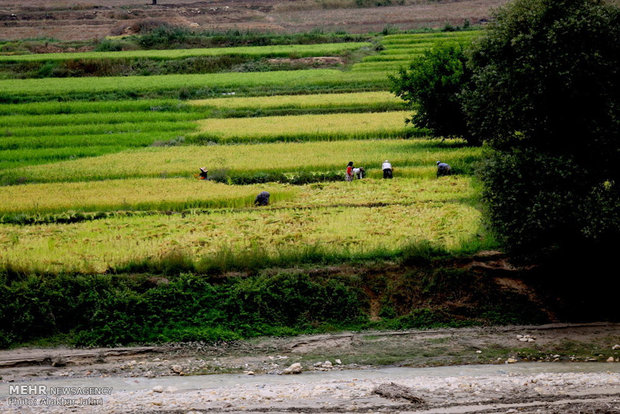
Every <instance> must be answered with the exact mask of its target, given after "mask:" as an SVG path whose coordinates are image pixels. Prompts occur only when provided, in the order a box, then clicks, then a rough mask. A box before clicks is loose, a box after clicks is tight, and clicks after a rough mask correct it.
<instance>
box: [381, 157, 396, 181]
mask: <svg viewBox="0 0 620 414" xmlns="http://www.w3.org/2000/svg"><path fill="white" fill-rule="evenodd" d="M381 169H382V170H383V178H392V177H393V173H392V164H390V162H389V161H388V160H385V161H383V165H382V166H381Z"/></svg>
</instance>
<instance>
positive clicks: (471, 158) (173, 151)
mask: <svg viewBox="0 0 620 414" xmlns="http://www.w3.org/2000/svg"><path fill="white" fill-rule="evenodd" d="M462 145H463V144H462V142H460V141H445V142H440V141H438V140H425V139H415V140H404V139H389V140H349V141H328V142H323V141H319V142H304V143H270V144H254V145H212V146H175V147H148V148H142V149H135V150H127V151H123V152H120V153H116V154H107V155H102V156H99V157H94V158H88V159H76V160H71V161H64V162H59V163H53V164H49V165H39V166H31V167H21V168H15V169H12V170H8V171H7V170H5V171H2V172H0V181H1V180H3V179H8V178H9V177H19V178H20V180H21V181H22V182H72V181H95V180H108V179H120V178H138V177H188V176H193V174H195V173H196V172H197V170H198V167H205V166H206V167H207V169H209V170H210V171H214V170H225V171H229V172H235V171H237V172H260V171H263V172H264V171H277V172H293V171H325V170H338V171H343V173H344V169H345V167H346V164H347V162H349V161H354V162H355V163H356V164H357V165H359V166H363V167H365V168H367V169H379V168H380V166H381V163H382V162H383V160H384V159H389V160H390V161H391V162H392V164H393V167H394V168H395V171H398V169H401V168H404V167H423V168H427V167H428V168H429V171H434V165H435V164H434V163H435V161H437V160H445V161H446V162H449V163H450V164H454V165H469V164H471V163H473V162H475V161H477V160H478V159H479V157H480V154H481V149H480V148H470V147H465V148H463V146H462ZM275 154H277V156H274V155H275ZM424 175H425V176H428V174H427V173H424ZM431 175H432V173H431Z"/></svg>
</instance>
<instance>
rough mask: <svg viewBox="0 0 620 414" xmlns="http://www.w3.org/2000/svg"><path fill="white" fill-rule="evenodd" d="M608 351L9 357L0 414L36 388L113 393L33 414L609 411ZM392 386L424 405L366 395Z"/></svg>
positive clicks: (407, 341) (517, 347)
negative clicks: (297, 369)
mask: <svg viewBox="0 0 620 414" xmlns="http://www.w3.org/2000/svg"><path fill="white" fill-rule="evenodd" d="M618 344H620V324H608V323H593V324H580V325H576V324H550V325H543V326H505V327H480V328H465V329H434V330H425V331H390V332H385V331H381V332H344V333H338V334H325V335H312V336H300V337H293V338H261V339H258V340H254V341H244V342H235V343H228V344H221V345H218V346H213V345H207V344H203V343H191V344H182V345H181V344H178V345H167V346H161V347H133V348H131V347H129V348H101V349H67V348H54V349H18V350H10V351H1V352H0V377H2V379H1V380H0V412H41V409H42V408H41V406H40V405H38V406H29V405H28V401H31V400H22V401H19V400H17V401H16V400H13V402H14V403H20V402H21V403H22V405H21V406H20V405H19V404H17V405H16V404H11V405H9V404H8V400H7V398H9V397H13V398H15V397H19V396H16V395H15V394H14V393H13V394H11V395H9V386H11V385H13V386H15V385H41V384H43V385H46V386H49V387H52V386H54V387H60V386H61V387H67V386H75V387H77V386H89V387H111V388H112V389H113V393H112V394H110V395H95V396H91V397H92V398H95V399H97V398H102V400H101V401H100V402H102V403H103V405H91V406H83V405H81V403H79V402H75V401H69V402H70V403H73V405H74V407H73V408H71V409H69V408H68V407H66V406H65V407H55V408H54V409H50V408H49V407H46V408H45V412H73V411H77V412H106V413H107V412H119V413H120V412H132V413H134V412H135V413H137V412H175V413H177V412H179V413H187V412H189V411H192V410H193V411H199V412H244V411H251V412H353V411H361V412H377V411H392V412H393V411H399V412H407V411H411V412H428V413H434V412H442V413H444V412H454V413H469V412H510V411H509V410H518V412H558V413H565V412H567V413H571V412H586V413H589V412H601V413H602V412H620V406H619V405H618V404H619V402H618V401H619V398H620V363H618V362H617V361H618V360H619V359H620V345H618ZM614 348H615V349H614ZM327 361H329V362H327ZM532 361H537V362H536V363H532ZM594 361H598V362H597V363H594ZM606 361H613V362H606ZM528 362H529V363H528ZM295 363H299V364H300V365H301V371H302V373H301V374H300V375H279V374H283V373H284V371H285V370H286V368H287V367H289V366H291V365H292V364H295ZM462 364H475V365H468V366H463V365H462ZM481 364H493V365H481ZM439 366H442V367H439ZM405 367H406V368H405ZM414 367H415V368H414ZM423 367H427V368H423ZM202 374H215V375H202ZM218 374H219V375H218ZM392 382H394V383H395V384H396V386H397V393H396V395H397V396H398V395H399V394H398V392H401V393H402V392H403V391H402V389H401V391H398V387H399V386H402V387H406V388H404V389H405V394H402V395H403V396H406V394H407V392H409V393H410V394H411V395H413V396H415V397H416V398H421V399H422V400H424V404H421V405H415V404H413V403H412V402H410V400H407V399H404V398H398V397H397V398H386V397H385V396H381V395H379V394H376V393H373V390H374V389H375V388H376V387H378V386H381V385H382V384H383V385H386V386H387V385H389V384H391V383H392ZM407 390H409V391H407ZM388 394H390V393H388ZM392 394H393V393H392ZM27 397H28V398H30V395H27ZM86 397H88V396H86ZM54 398H56V397H54ZM50 410H51V411H50ZM65 410H66V411H65ZM537 410H542V411H537ZM580 410H581V411H580Z"/></svg>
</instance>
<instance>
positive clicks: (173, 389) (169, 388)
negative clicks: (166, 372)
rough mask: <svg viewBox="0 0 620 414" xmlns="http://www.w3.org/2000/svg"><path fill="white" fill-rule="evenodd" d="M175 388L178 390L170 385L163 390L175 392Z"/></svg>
mask: <svg viewBox="0 0 620 414" xmlns="http://www.w3.org/2000/svg"><path fill="white" fill-rule="evenodd" d="M177 390H178V388H177V387H173V386H170V387H166V390H165V391H166V392H177Z"/></svg>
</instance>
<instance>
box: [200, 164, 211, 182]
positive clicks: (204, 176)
mask: <svg viewBox="0 0 620 414" xmlns="http://www.w3.org/2000/svg"><path fill="white" fill-rule="evenodd" d="M208 172H209V170H207V169H205V167H200V174H198V179H199V180H206V179H207V173H208Z"/></svg>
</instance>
